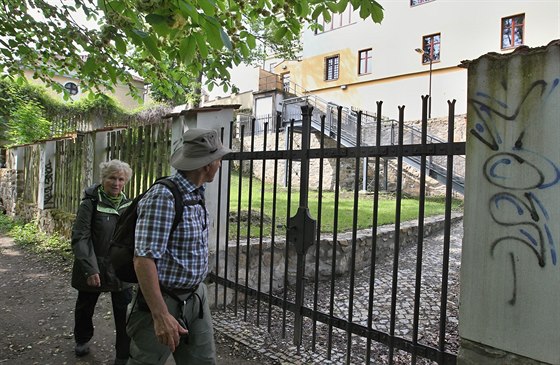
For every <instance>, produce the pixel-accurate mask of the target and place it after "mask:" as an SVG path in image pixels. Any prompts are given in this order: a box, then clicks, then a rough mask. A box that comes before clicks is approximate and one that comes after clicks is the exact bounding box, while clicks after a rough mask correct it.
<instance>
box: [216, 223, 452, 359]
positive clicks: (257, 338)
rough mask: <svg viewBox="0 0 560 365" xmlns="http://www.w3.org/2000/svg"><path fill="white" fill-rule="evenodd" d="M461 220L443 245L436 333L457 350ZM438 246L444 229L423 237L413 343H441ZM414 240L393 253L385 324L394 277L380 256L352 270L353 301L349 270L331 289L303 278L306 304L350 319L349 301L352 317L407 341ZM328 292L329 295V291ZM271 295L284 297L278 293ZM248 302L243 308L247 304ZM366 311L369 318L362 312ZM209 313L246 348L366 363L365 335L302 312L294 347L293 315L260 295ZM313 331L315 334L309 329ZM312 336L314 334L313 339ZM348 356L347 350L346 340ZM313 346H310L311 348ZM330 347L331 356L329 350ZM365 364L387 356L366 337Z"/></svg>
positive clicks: (291, 297)
mask: <svg viewBox="0 0 560 365" xmlns="http://www.w3.org/2000/svg"><path fill="white" fill-rule="evenodd" d="M462 232H463V226H462V222H458V223H456V224H454V225H453V226H452V230H451V238H450V242H449V244H450V251H449V261H448V263H449V277H448V285H447V290H448V293H447V303H446V316H445V318H446V324H445V339H444V341H441V342H442V343H443V344H444V346H445V351H446V352H447V353H451V354H456V353H457V351H458V346H459V335H458V306H459V268H460V261H461V244H462ZM443 246H444V237H443V234H442V232H440V233H437V234H434V235H432V236H430V237H428V238H426V239H425V241H424V248H423V250H422V253H423V260H422V261H423V264H422V274H421V281H420V285H421V290H420V302H419V305H418V319H417V320H418V333H417V339H418V343H420V344H422V345H425V346H429V347H431V348H438V346H439V345H440V335H439V330H440V320H439V317H440V302H441V286H442V269H443ZM416 257H417V250H416V246H412V247H407V248H403V249H401V252H400V259H399V261H398V281H397V283H398V285H397V286H396V291H395V311H394V324H393V326H392V325H391V303H392V294H393V291H392V289H393V288H392V284H393V265H394V262H393V260H392V259H388V260H386V261H384V262H381V263H378V264H377V265H376V268H375V272H374V273H372V272H371V270H370V268H367V269H364V270H361V271H359V272H357V273H355V277H354V290H353V291H352V293H351V294H352V305H350V289H349V288H350V287H351V286H350V282H349V277H348V276H344V277H338V278H336V280H335V281H334V286H333V288H334V290H333V291H331V282H330V281H327V282H320V283H319V286H318V288H317V297H316V300H315V286H314V284H313V283H306V285H305V295H304V298H305V301H304V302H305V306H306V307H307V308H314V307H315V306H316V308H317V310H318V311H320V312H322V313H324V314H330V313H332V315H333V316H335V317H338V318H340V319H341V320H348V319H349V317H350V311H349V308H352V314H351V320H352V322H354V323H359V324H361V325H363V326H366V327H367V325H368V320H370V321H371V324H372V328H373V329H375V330H377V331H379V332H381V333H384V334H388V333H391V331H392V332H393V333H394V334H395V336H397V337H399V338H402V339H406V340H408V341H411V340H412V338H413V334H414V332H413V328H414V310H415V300H414V294H415V287H416V282H415V278H416V270H417V267H416V266H417V265H416ZM371 277H374V278H375V281H374V282H375V284H374V290H373V292H372V297H371V302H372V304H371V307H370V304H369V301H370V284H369V283H370V278H371ZM293 289H294V288H290V291H289V292H288V293H287V299H288V300H289V301H291V302H294V297H295V294H294V290H293ZM331 293H332V295H331ZM276 296H278V297H280V298H282V297H283V294H282V293H277V294H276ZM245 308H246V309H245ZM257 313H259V317H260V319H259V326H258V327H257V326H256V323H257ZM369 313H371V318H368V314H369ZM269 315H270V322H271V325H270V332H269V331H268V321H269ZM214 318H215V321H216V322H217V323H219V325H220V326H223V327H224V329H222V331H228V327H231V328H232V329H231V331H232V332H235V331H237V332H238V333H239V336H238V337H241V338H242V337H245V338H246V339H243V338H242V339H241V341H246V342H245V343H246V344H247V345H248V346H250V347H252V348H260V349H261V350H260V351H262V352H263V353H266V354H268V355H269V357H271V358H273V359H278V361H281V362H285V363H290V364H341V363H346V362H347V361H348V360H349V362H350V363H351V364H365V363H366V358H367V355H366V353H367V352H368V344H367V341H366V339H364V338H362V337H360V336H357V335H353V336H352V337H351V339H350V344H351V345H350V346H349V345H348V344H349V338H348V335H347V333H346V332H345V331H342V330H339V329H337V328H331V329H329V327H328V326H327V325H324V324H322V323H319V322H317V324H316V326H314V323H313V321H311V320H310V319H307V318H306V319H304V321H303V330H302V333H303V336H302V337H303V340H302V344H301V346H300V347H299V348H298V347H296V346H294V345H293V344H292V337H293V331H294V327H293V315H292V314H291V313H290V312H289V311H287V312H286V314H284V312H283V311H282V308H277V307H272V311H271V312H269V311H268V304H267V303H265V302H261V303H260V304H259V303H257V302H256V301H255V300H248V301H247V307H245V303H244V302H241V303H240V304H239V305H238V307H237V312H236V311H235V308H233V307H231V306H230V307H228V308H227V310H226V311H225V312H216V313H215V314H214ZM245 318H247V321H248V322H249V323H252V325H253V327H252V328H251V329H247V328H248V324H246V323H245V322H244V319H245ZM243 331H245V332H249V333H251V334H253V336H252V337H251V336H243ZM314 331H315V336H314V335H313V333H314ZM313 339H314V340H313ZM349 347H350V348H351V350H350V356H349V358H348V348H349ZM312 350H314V351H312ZM329 353H330V356H329ZM369 353H370V356H369V357H370V363H371V364H387V363H389V357H390V354H389V350H388V347H387V346H385V345H382V344H380V343H377V342H372V343H371V344H370V346H369ZM393 362H394V363H395V364H411V355H410V354H408V353H406V352H404V351H398V350H396V351H395V353H394V354H393ZM416 363H417V364H432V363H435V362H432V361H430V360H427V359H425V358H418V359H417V362H416Z"/></svg>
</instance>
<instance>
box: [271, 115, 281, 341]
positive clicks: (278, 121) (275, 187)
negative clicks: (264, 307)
mask: <svg viewBox="0 0 560 365" xmlns="http://www.w3.org/2000/svg"><path fill="white" fill-rule="evenodd" d="M281 121H282V116H281V114H280V113H278V114H277V115H276V133H275V143H274V150H275V151H276V152H278V148H279V143H280V125H281ZM277 193H278V159H274V183H273V191H272V217H271V218H272V232H271V234H270V235H271V240H270V279H269V288H268V294H269V296H270V298H272V289H273V284H274V246H275V241H276V240H275V237H276V196H277ZM271 329H272V301H271V300H270V301H268V332H269V333H270V331H271Z"/></svg>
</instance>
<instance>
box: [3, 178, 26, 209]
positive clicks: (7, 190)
mask: <svg viewBox="0 0 560 365" xmlns="http://www.w3.org/2000/svg"><path fill="white" fill-rule="evenodd" d="M18 178H19V179H21V178H22V174H18V172H17V171H16V170H13V169H6V168H0V199H2V203H3V205H4V208H5V209H6V211H7V213H8V214H9V215H11V216H13V215H14V214H15V210H16V201H17V197H18V193H19V194H20V195H21V194H22V193H23V192H22V191H19V192H18V190H17V187H18V186H23V183H22V182H20V183H19V184H18V183H17V180H18Z"/></svg>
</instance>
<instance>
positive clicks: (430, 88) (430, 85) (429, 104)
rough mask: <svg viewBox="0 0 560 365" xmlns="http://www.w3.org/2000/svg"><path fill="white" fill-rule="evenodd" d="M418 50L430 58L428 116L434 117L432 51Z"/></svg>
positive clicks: (417, 50) (417, 49)
mask: <svg viewBox="0 0 560 365" xmlns="http://www.w3.org/2000/svg"><path fill="white" fill-rule="evenodd" d="M415 51H416V52H418V53H420V54H421V55H422V56H424V55H427V56H428V59H429V60H430V82H429V86H428V118H432V62H433V61H434V60H433V58H432V55H431V53H426V52H424V50H422V49H420V48H416V49H415ZM422 63H424V60H422Z"/></svg>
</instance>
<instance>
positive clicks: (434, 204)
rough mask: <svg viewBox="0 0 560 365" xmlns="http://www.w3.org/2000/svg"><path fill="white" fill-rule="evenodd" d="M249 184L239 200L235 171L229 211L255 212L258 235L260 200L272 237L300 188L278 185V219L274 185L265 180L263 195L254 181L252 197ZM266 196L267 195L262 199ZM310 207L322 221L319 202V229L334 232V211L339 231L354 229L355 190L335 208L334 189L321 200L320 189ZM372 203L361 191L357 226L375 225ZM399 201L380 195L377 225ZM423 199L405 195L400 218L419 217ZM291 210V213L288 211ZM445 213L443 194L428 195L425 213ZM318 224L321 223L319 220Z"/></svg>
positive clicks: (266, 232)
mask: <svg viewBox="0 0 560 365" xmlns="http://www.w3.org/2000/svg"><path fill="white" fill-rule="evenodd" d="M249 184H250V181H249V179H248V178H246V177H244V178H243V179H242V186H241V189H242V191H241V200H240V201H239V199H238V191H239V190H238V189H239V176H238V174H235V173H234V174H232V177H231V186H230V189H231V190H230V191H231V193H230V197H231V198H230V212H231V213H237V212H238V210H240V211H241V212H242V213H243V212H244V213H245V215H247V212H248V211H249V209H250V210H251V211H253V214H251V232H250V235H251V237H258V236H259V235H260V221H261V220H260V214H261V202H263V201H264V203H263V204H262V205H263V207H262V211H263V212H264V218H263V236H270V234H271V231H272V225H273V223H274V224H275V225H276V226H277V227H278V226H285V224H286V221H287V217H288V216H290V217H293V216H294V215H295V214H296V212H297V208H298V205H299V191H298V190H297V189H292V190H291V191H288V190H287V188H284V187H277V188H276V209H275V211H276V212H275V213H276V215H275V222H272V218H273V202H274V185H272V184H268V183H265V184H264V194H263V190H262V189H263V186H262V182H261V181H260V180H258V179H253V181H252V184H253V185H252V195H251V199H250V200H249ZM263 196H264V198H262V197H263ZM288 199H290V205H289V206H290V210H289V212H288ZM308 201H309V210H310V214H311V217H312V218H313V219H316V220H319V219H318V216H319V204H321V207H320V209H321V210H320V218H321V219H320V227H319V228H320V229H321V232H333V230H334V227H335V213H338V216H337V217H336V222H337V225H338V226H337V231H338V232H346V231H350V230H352V227H353V224H354V223H353V222H354V206H355V203H354V193H353V192H347V191H346V192H340V194H339V199H338V207H337V210H335V192H332V191H327V192H325V191H323V193H322V197H321V199H319V193H318V191H310V192H309V199H308ZM373 203H374V196H373V194H371V195H365V194H359V195H358V202H357V212H358V213H357V228H358V229H366V228H371V227H372V225H373V217H374V212H373ZM462 203H463V202H462V201H461V200H458V199H454V200H453V201H452V209H456V210H459V209H461V208H462ZM396 204H397V201H396V199H395V196H394V195H389V194H385V193H383V194H380V195H379V202H378V205H379V207H378V210H377V214H378V217H377V220H378V225H380V226H381V225H385V224H391V223H394V222H395V214H396ZM419 206H420V201H419V200H418V199H417V198H411V197H406V198H403V199H401V221H408V220H413V219H417V218H418V213H419ZM288 213H289V214H288ZM444 213H445V198H444V197H431V198H426V200H425V206H424V215H425V216H433V215H440V214H444ZM318 223H319V222H318ZM284 233H285V228H284V227H282V228H277V230H276V234H278V235H283V234H284ZM236 234H237V223H236V222H231V223H230V228H229V237H230V239H232V238H235V237H236ZM240 235H241V236H242V237H246V236H247V222H246V221H244V219H242V222H241V224H240Z"/></svg>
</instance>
